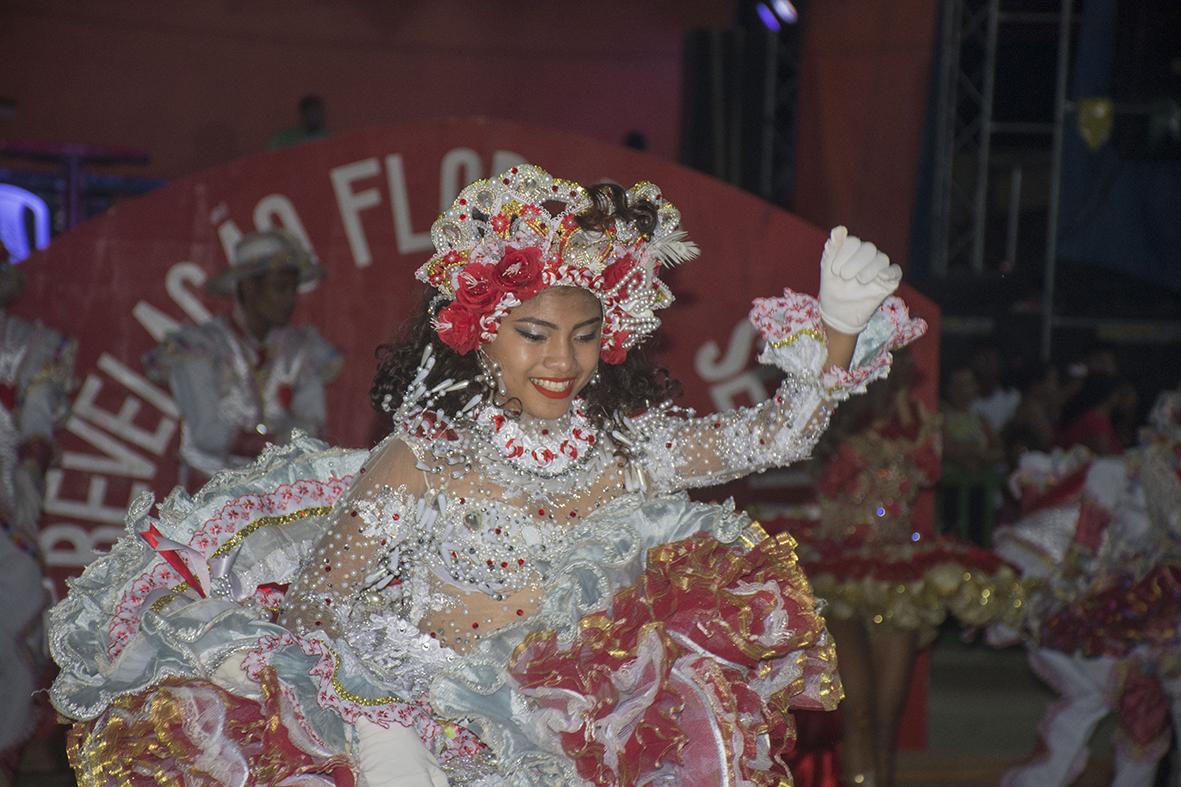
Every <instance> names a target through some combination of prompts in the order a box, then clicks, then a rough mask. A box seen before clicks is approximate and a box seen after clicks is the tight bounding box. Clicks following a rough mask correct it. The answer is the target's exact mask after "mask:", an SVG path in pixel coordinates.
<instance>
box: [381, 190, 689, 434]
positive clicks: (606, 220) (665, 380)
mask: <svg viewBox="0 0 1181 787" xmlns="http://www.w3.org/2000/svg"><path fill="white" fill-rule="evenodd" d="M587 191H588V193H589V195H590V198H591V207H590V208H588V209H587V210H585V211H583V212H582V213H580V214H579V215H578V216H577V218H578V223H579V226H581V227H582V228H583V229H587V230H597V231H600V232H602V231H604V230H606V229H607V228H608V227H609V226H610V225H611V224H612V223H613V222H614V221H615V219H624V220H625V221H630V222H633V223H634V225H635V226H636V228H637V229H638V230H639V231H640V232H642V233H645V234H647V233H650V232H651V231H652V230H653V229H654V228H655V227H656V206H655V205H653V204H652V203H651V202H649V201H647V200H643V201H641V202H639V203H637V204H634V205H628V204H627V200H626V195H625V192H624V190H623V189H622V188H621V187H620V186H618V185H616V184H614V183H599V184H596V185H594V186H591V187H590V188H588V189H587ZM547 207H548V206H547ZM433 296H434V293H433V291H432V290H430V289H427V290H426V292H425V293H424V296H423V299H422V307H421V308H420V309H419V310H418V314H417V316H416V317H415V318H414V319H413V320H412V321H411V322H410V323H409V324H407V326H406V327H405V328H404V330H403V333H402V337H401V338H400V340H399V341H397V342H394V343H392V344H383V345H381V346H380V347H378V348H377V352H376V355H377V374H376V375H375V376H374V379H373V387H372V388H370V390H369V401H370V403H371V404H372V405H373V408H374V409H375V410H377V411H378V412H392V411H393V410H395V409H397V408H398V407H399V406H400V405H401V404H402V396H403V394H404V393H405V392H406V388H407V386H409V385H410V381H411V380H413V379H414V375H415V373H416V372H417V371H418V365H419V363H420V362H421V360H422V354H423V351H424V349H425V348H426V347H427V346H428V345H429V346H430V347H431V348H432V349H433V352H434V357H435V365H434V368H433V369H432V370H431V373H430V375H429V376H428V378H427V385H428V386H430V385H431V384H434V383H438V382H441V381H443V380H446V379H448V378H450V379H452V380H457V381H459V380H478V379H480V371H481V370H480V364H479V361H478V359H477V355H476V353H474V352H472V353H468V354H467V355H460V354H458V353H457V352H455V350H453V349H451V347H449V346H448V345H446V344H445V343H444V342H443V341H442V340H441V339H440V338H439V336H438V334H437V333H435V329H434V326H433V325H432V322H431V321H432V319H433V318H434V316H435V313H436V312H437V311H438V309H439V308H442V306H444V305H445V302H438V301H435V300H434V298H433ZM473 393H475V391H473V389H472V388H470V387H468V388H464V389H460V390H458V391H453V392H451V393H449V394H446V395H444V396H443V397H441V398H440V399H439V400H438V401H437V402H436V404H435V407H436V408H438V409H439V410H441V411H443V412H451V413H453V412H455V411H457V410H459V409H460V408H461V407H463V405H464V404H465V403H466V402H467V401H468V400H469V399H470V398H471V397H472V395H473ZM484 393H485V394H490V393H491V392H490V391H486V390H485V391H484ZM680 393H681V386H680V384H679V383H678V382H677V381H676V380H674V379H672V378H671V377H670V376H669V374H668V372H667V370H665V369H663V368H661V367H658V366H657V365H656V364H655V363H654V362H653V361H652V359H651V358H650V357H649V356H648V355H647V353H646V352H645V351H644V350H643V349H642V348H639V347H635V348H632V350H631V351H630V352H628V354H627V358H626V359H625V360H624V361H623V363H619V364H606V363H600V364H599V381H598V382H597V383H595V384H593V385H590V386H588V387H587V388H586V389H584V390H583V392H582V397H583V398H584V399H585V400H586V403H587V417H588V418H589V419H590V420H591V423H593V424H594V425H595V427H596V428H598V429H603V428H605V427H607V426H609V425H610V424H611V423H613V422H614V421H616V419H618V418H619V417H621V416H628V415H635V414H637V413H640V412H643V411H644V410H646V409H648V408H649V407H651V406H653V405H657V404H660V403H662V402H666V401H668V400H670V399H673V398H675V397H676V396H679V395H680ZM502 404H504V403H503V402H502Z"/></svg>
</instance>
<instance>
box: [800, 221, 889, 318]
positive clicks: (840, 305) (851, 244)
mask: <svg viewBox="0 0 1181 787" xmlns="http://www.w3.org/2000/svg"><path fill="white" fill-rule="evenodd" d="M901 281H902V269H901V268H899V267H898V266H897V265H891V264H890V258H889V257H887V256H886V255H885V254H882V253H881V252H880V251H878V247H877V246H874V245H873V244H872V243H868V242H866V241H863V240H861V239H860V238H857V237H855V236H853V235H850V234H849V231H848V230H847V229H845V228H844V227H835V228H833V231H832V233H831V234H830V235H829V236H828V240H827V241H825V242H824V254H823V255H821V257H820V316H821V317H822V318H824V321H825V322H826V323H827V324H828V325H830V326H832V327H833V328H836V329H837V330H838V331H841V332H842V333H854V334H855V333H861V331H862V330H863V329H864V328H865V326H866V325H868V324H869V318H870V317H872V316H873V313H874V312H875V311H877V308H878V307H879V306H881V305H882V301H884V300H885V299H886V297H887V296H889V295H890V293H892V292H894V290H896V289H898V283H899V282H901Z"/></svg>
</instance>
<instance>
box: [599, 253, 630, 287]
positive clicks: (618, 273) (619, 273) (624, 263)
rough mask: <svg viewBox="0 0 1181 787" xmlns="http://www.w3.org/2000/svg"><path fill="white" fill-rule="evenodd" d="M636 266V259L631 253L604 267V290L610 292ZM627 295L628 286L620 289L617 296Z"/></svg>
mask: <svg viewBox="0 0 1181 787" xmlns="http://www.w3.org/2000/svg"><path fill="white" fill-rule="evenodd" d="M635 267H636V261H635V260H634V259H632V256H631V255H630V254H629V255H627V256H626V257H622V258H620V259H618V260H616V261H615V262H613V263H611V264H610V265H608V266H607V267H606V268H604V269H603V287H602V290H603V292H610V291H611V288H613V287H614V286H615V285H616V284H619V282H621V281H623V280H624V279H625V278H627V275H628V274H629V273H631V272H632V269H634V268H635ZM626 295H627V287H623V288H621V289H620V291H619V293H617V296H616V297H620V298H622V297H624V296H626Z"/></svg>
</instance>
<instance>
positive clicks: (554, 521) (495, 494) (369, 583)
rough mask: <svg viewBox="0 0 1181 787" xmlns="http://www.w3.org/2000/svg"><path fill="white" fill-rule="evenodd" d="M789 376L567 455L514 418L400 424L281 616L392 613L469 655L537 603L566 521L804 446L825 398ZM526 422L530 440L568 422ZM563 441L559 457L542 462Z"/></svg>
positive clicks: (298, 621)
mask: <svg viewBox="0 0 1181 787" xmlns="http://www.w3.org/2000/svg"><path fill="white" fill-rule="evenodd" d="M795 385H797V383H795V382H794V381H791V380H789V381H788V382H787V383H785V384H784V387H783V388H782V389H781V392H780V395H779V396H777V397H776V398H775V399H773V400H769V401H767V402H764V403H762V404H760V405H757V406H755V407H751V408H744V409H741V410H735V411H732V412H728V413H724V414H720V415H715V416H710V417H708V418H695V417H693V415H692V413H690V412H687V411H680V410H675V409H673V408H669V407H662V408H655V409H653V410H652V411H650V412H649V413H647V414H645V415H643V416H640V417H637V418H632V419H627V420H626V421H625V422H624V423H623V424H622V425H621V426H619V427H618V428H616V429H614V430H612V434H611V436H609V437H607V436H601V437H598V438H596V439H591V440H586V439H585V438H586V437H587V435H586V434H585V433H583V432H581V431H580V432H578V433H577V434H578V435H579V440H580V442H579V444H578V446H577V451H571V450H570V448H569V446H566V447H562V446H563V444H564V443H567V442H568V441H564V440H561V439H560V436H559V439H558V440H557V441H556V442H554V443H552V444H553V445H554V448H553V451H552V452H547V447H546V446H547V445H549V444H545V443H544V442H530V441H531V439H532V438H531V436H530V435H529V434H524V433H522V431H521V430H520V429H518V430H517V431H516V432H514V433H513V436H512V438H511V439H508V440H506V439H500V438H503V437H504V434H503V433H491V432H489V431H488V430H487V429H485V428H483V427H482V425H481V424H482V423H483V422H487V421H488V420H489V419H487V418H483V421H481V416H479V415H477V416H476V417H472V418H469V419H466V420H462V421H456V422H453V423H446V424H442V423H439V422H438V421H436V420H435V419H433V418H430V417H419V418H417V419H414V420H411V421H407V422H404V423H402V424H401V425H400V428H399V430H398V432H396V433H395V434H394V435H393V436H391V437H390V438H387V440H386V441H385V442H384V443H383V444H382V445H380V446H378V447H377V448H376V449H374V451H373V453H372V454H371V455H370V459H369V461H368V462H367V463H366V465H365V467H364V468H363V469H362V470H361V472H360V474H359V476H358V480H357V481H355V482H354V485H353V488H352V489H351V490H350V492H349V493H348V494H347V495H346V496H345V497H344V498H343V499H342V500H341V502H340V503H339V504H338V508H337V511H336V513H335V515H334V516H335V519H336V525H335V526H334V527H333V529H332V531H331V532H329V533H328V534H327V535H326V536H325V537H324V539H323V540H322V541H321V543H320V544H319V545H318V547H317V549H316V550H315V551H314V552H313V554H312V555H310V556H309V558H308V559H307V561H306V562H305V564H304V567H303V570H302V572H301V574H300V577H299V578H298V580H297V581H296V582H295V583H294V584H293V585H292V588H291V590H290V591H289V593H288V598H287V601H286V602H285V606H284V616H283V622H284V623H285V624H286V625H289V626H291V627H292V628H294V629H296V630H297V631H299V630H302V631H311V630H316V629H322V630H325V631H327V632H328V633H329V634H330V635H331V636H341V635H343V636H345V637H346V638H347V637H348V636H349V632H350V630H352V631H354V632H355V631H359V630H364V629H365V627H366V626H367V623H366V621H367V620H368V619H369V618H371V617H373V616H374V615H377V614H382V613H388V612H389V611H391V609H392V610H393V611H395V612H396V614H398V615H399V616H403V617H405V618H406V619H407V620H409V621H410V622H411V623H413V624H414V625H415V626H417V627H418V628H419V630H420V631H422V632H424V633H428V634H430V635H431V636H433V637H435V638H437V639H439V640H440V642H442V643H443V644H445V645H447V646H449V647H451V648H454V649H455V650H457V651H459V652H466V651H467V650H469V649H470V648H471V647H472V646H474V644H475V643H476V641H477V640H479V639H480V638H482V637H483V636H486V635H487V634H489V633H491V632H494V631H496V630H498V629H500V628H502V627H503V626H505V625H508V624H509V623H512V622H514V621H516V620H518V619H520V618H523V617H528V616H531V615H532V614H534V612H535V611H536V609H537V605H538V600H539V594H540V593H541V592H542V589H543V588H544V587H545V583H546V579H547V571H548V570H549V568H550V566H551V565H553V564H554V563H555V562H557V561H559V560H560V559H561V558H562V557H563V556H565V555H566V554H568V553H569V551H570V549H571V547H572V545H573V543H574V539H577V538H578V537H579V536H578V533H579V531H582V532H583V533H585V532H587V531H586V529H587V528H591V527H593V528H595V529H596V531H597V532H602V528H609V527H611V526H612V522H613V521H615V520H617V519H618V517H619V515H621V514H622V512H625V511H626V510H627V509H628V508H629V507H631V508H634V507H635V506H638V505H640V504H641V503H642V502H643V501H644V500H646V499H647V498H649V497H651V496H653V495H659V494H664V493H668V492H674V491H677V490H681V489H685V488H687V487H690V486H706V485H712V484H715V483H721V482H724V481H728V480H731V479H733V478H736V477H739V476H742V475H746V474H748V473H750V472H752V471H757V470H761V469H764V468H766V467H772V466H778V465H783V464H787V463H789V462H791V461H795V460H797V459H800V458H803V457H805V456H807V455H808V453H809V452H810V450H811V448H812V446H813V445H814V443H815V441H816V439H817V437H818V436H819V434H820V432H821V431H822V430H823V428H824V427H825V426H826V425H827V420H828V416H829V409H828V408H827V406H825V405H824V404H823V400H822V398H821V397H820V395H819V394H818V393H816V394H812V395H808V394H809V393H811V389H808V390H807V391H805V390H801V391H795V390H793V386H795ZM785 391H787V392H789V393H791V394H792V395H790V396H786V395H784V392H785ZM420 415H422V414H420ZM484 415H485V416H486V415H487V414H486V413H485V414H484ZM534 426H535V428H536V429H537V430H538V435H546V434H548V433H549V432H551V430H552V431H556V432H558V433H559V435H560V434H561V433H563V430H567V431H568V432H569V433H570V434H575V431H574V429H581V427H578V426H577V425H575V426H574V427H571V425H570V424H564V423H561V422H543V423H538V424H535V425H534ZM538 435H534V436H533V437H537V436H538ZM539 439H540V438H539ZM521 444H523V445H525V446H527V447H528V451H529V452H530V453H531V454H532V455H535V456H536V457H538V462H540V465H538V464H537V463H536V462H531V461H528V456H527V457H526V461H524V462H522V461H518V460H519V453H518V452H516V450H515V448H516V446H517V445H521ZM625 447H626V449H627V450H623V449H624V448H625ZM563 452H565V459H562V460H559V461H556V462H551V461H550V456H551V453H552V454H556V455H563ZM567 460H568V461H567Z"/></svg>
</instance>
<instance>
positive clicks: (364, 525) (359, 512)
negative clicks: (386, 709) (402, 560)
mask: <svg viewBox="0 0 1181 787" xmlns="http://www.w3.org/2000/svg"><path fill="white" fill-rule="evenodd" d="M424 486H425V484H424V482H423V481H422V478H421V475H420V474H419V473H418V472H417V470H416V469H415V459H414V455H413V454H412V453H411V451H410V449H409V448H407V446H406V445H405V444H404V443H402V442H401V441H399V440H397V439H389V440H388V441H387V442H385V443H384V444H382V445H381V446H378V448H376V449H374V452H373V454H372V456H371V457H370V459H369V461H368V462H366V463H365V466H364V467H363V468H362V469H361V471H360V473H359V474H358V477H357V480H356V481H354V482H353V487H352V489H350V490H349V492H348V493H347V494H346V495H345V497H344V498H342V500H341V501H340V503H338V504H337V507H336V510H335V514H334V515H335V521H334V522H333V524H332V526H331V527H330V528H329V530H328V531H327V532H326V533H325V534H324V536H323V538H321V539H320V543H319V544H317V545H316V548H315V549H313V550H312V552H311V553H310V554H309V555H308V558H307V560H306V562H305V563H304V565H303V568H302V570H301V571H300V573H299V575H298V576H297V577H296V579H295V581H294V582H292V583H291V587H290V588H289V589H288V592H287V596H286V599H285V601H284V603H283V612H282V615H281V616H280V621H279V622H280V624H281V625H283V626H286V627H287V628H289V629H291V630H292V631H294V632H295V633H297V634H302V633H307V632H309V631H315V630H322V631H325V632H326V633H328V635H329V636H332V637H339V636H341V635H342V634H343V631H342V628H343V624H344V622H345V621H347V620H348V617H349V613H350V611H351V609H352V607H353V605H354V604H355V603H356V602H357V600H358V599H359V598H360V596H361V594H362V593H363V592H364V591H366V590H368V589H370V588H371V587H375V586H376V585H379V584H380V583H381V582H382V581H383V578H384V579H385V580H386V581H388V579H389V577H390V576H391V575H392V574H393V573H396V572H391V571H389V570H386V568H385V567H386V565H387V564H390V563H391V562H392V563H393V564H394V565H395V566H396V564H397V562H398V555H399V550H400V549H401V547H402V545H403V544H404V543H405V542H406V540H407V539H408V538H409V536H410V535H411V534H412V533H414V532H415V531H416V529H417V528H418V527H419V526H420V525H421V524H422V523H421V522H420V521H419V520H420V519H421V518H422V514H421V511H420V510H419V509H420V508H421V506H419V496H420V495H421V493H422V487H424Z"/></svg>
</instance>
